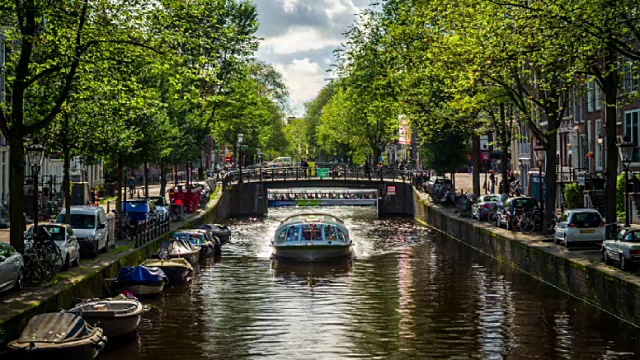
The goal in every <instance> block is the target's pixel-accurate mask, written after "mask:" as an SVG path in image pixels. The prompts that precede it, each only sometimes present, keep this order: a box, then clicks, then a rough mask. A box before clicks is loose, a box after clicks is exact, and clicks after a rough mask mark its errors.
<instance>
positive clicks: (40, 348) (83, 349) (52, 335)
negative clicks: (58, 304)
mask: <svg viewBox="0 0 640 360" xmlns="http://www.w3.org/2000/svg"><path fill="white" fill-rule="evenodd" d="M106 343H107V338H106V337H105V336H104V334H103V331H102V329H101V328H99V327H93V326H91V325H89V324H88V323H87V322H86V321H85V320H84V319H83V318H81V317H80V316H78V315H77V314H70V313H45V314H39V315H36V316H34V317H32V318H31V320H29V323H28V324H27V327H26V328H25V329H24V330H23V331H22V334H21V335H20V337H19V338H18V339H17V340H13V341H11V342H10V343H9V348H10V349H13V350H16V351H17V352H19V353H22V354H21V355H23V356H19V358H25V359H43V360H44V359H74V360H92V359H95V358H96V356H98V353H100V350H102V348H103V347H104V346H105V345H106Z"/></svg>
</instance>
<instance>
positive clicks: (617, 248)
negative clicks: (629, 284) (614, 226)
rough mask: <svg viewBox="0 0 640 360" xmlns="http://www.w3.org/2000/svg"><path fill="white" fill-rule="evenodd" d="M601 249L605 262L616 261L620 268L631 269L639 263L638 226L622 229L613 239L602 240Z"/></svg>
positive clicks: (639, 229) (639, 240) (639, 242)
mask: <svg viewBox="0 0 640 360" xmlns="http://www.w3.org/2000/svg"><path fill="white" fill-rule="evenodd" d="M601 251H602V261H604V262H605V264H608V265H610V264H613V262H615V261H618V262H619V263H620V268H621V269H622V270H624V271H629V270H632V269H633V268H634V267H635V265H637V264H638V263H640V227H638V226H634V227H629V228H626V229H623V230H622V231H621V232H620V233H619V234H618V237H617V238H616V239H615V240H605V241H603V242H602V248H601Z"/></svg>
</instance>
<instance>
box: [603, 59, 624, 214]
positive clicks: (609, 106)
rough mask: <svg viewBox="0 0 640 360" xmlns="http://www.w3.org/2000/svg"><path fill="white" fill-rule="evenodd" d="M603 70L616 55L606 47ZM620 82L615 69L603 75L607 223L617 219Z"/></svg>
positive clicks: (612, 67)
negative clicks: (617, 142)
mask: <svg viewBox="0 0 640 360" xmlns="http://www.w3.org/2000/svg"><path fill="white" fill-rule="evenodd" d="M604 61H605V67H604V69H605V71H607V70H608V69H615V68H616V55H615V52H614V50H612V49H607V51H605V58H604ZM619 82H620V74H619V73H618V72H617V71H615V70H612V71H607V72H606V73H605V76H604V84H603V85H604V88H603V89H602V92H603V93H604V101H605V104H604V106H605V121H604V123H605V138H606V144H605V147H604V149H605V152H606V160H607V164H606V165H607V166H606V171H605V177H606V193H607V196H606V198H607V201H606V204H605V217H606V219H607V223H614V222H616V221H617V218H618V215H617V211H616V186H617V175H618V146H617V144H616V120H617V119H616V118H617V116H618V114H617V109H616V103H617V101H618V99H617V96H618V83H619Z"/></svg>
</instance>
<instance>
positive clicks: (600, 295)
mask: <svg viewBox="0 0 640 360" xmlns="http://www.w3.org/2000/svg"><path fill="white" fill-rule="evenodd" d="M414 206H415V218H416V219H417V220H418V221H420V222H423V223H425V224H426V225H428V226H430V227H433V228H435V229H436V230H438V231H440V232H442V233H444V234H446V235H449V236H451V237H453V238H455V239H456V240H458V241H460V242H463V243H465V244H467V245H469V246H471V247H473V248H475V249H477V250H478V251H481V252H483V253H485V254H487V255H489V256H492V257H494V258H496V259H498V260H500V261H503V262H505V263H507V264H509V265H511V266H513V267H515V268H517V269H520V270H522V271H524V272H526V273H527V274H530V275H531V276H533V277H535V278H537V279H540V280H542V281H544V282H546V283H548V284H550V285H552V286H555V287H557V288H558V289H560V290H562V291H565V292H568V293H569V294H571V295H573V296H575V297H576V298H579V299H582V300H584V301H586V302H588V303H590V304H592V305H594V306H596V307H598V308H600V309H602V310H604V311H606V312H609V313H612V314H614V315H616V316H619V317H620V318H621V319H623V320H626V321H629V322H630V323H633V324H635V325H636V326H640V276H638V274H637V273H626V272H622V271H621V270H619V269H617V268H615V267H613V266H607V265H605V264H604V263H602V261H601V260H600V252H599V250H598V248H597V246H592V247H579V248H578V247H576V248H575V249H574V248H572V249H571V250H568V249H566V248H564V247H562V246H559V245H556V244H554V243H553V241H551V240H550V239H545V238H544V237H543V236H540V235H524V234H522V233H519V232H512V231H508V230H504V229H499V228H497V227H495V226H492V225H490V224H488V223H486V222H479V221H476V220H471V219H469V218H462V217H460V216H458V215H457V214H456V213H455V212H454V211H453V210H452V209H447V208H443V207H442V206H439V205H433V204H432V203H430V202H429V200H428V198H427V197H426V196H425V195H424V194H423V193H420V192H417V191H414Z"/></svg>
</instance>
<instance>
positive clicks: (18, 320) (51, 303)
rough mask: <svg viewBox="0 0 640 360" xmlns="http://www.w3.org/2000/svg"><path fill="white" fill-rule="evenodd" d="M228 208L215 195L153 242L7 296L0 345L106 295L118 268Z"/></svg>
mask: <svg viewBox="0 0 640 360" xmlns="http://www.w3.org/2000/svg"><path fill="white" fill-rule="evenodd" d="M229 209H230V199H229V196H228V192H218V193H217V195H216V196H215V197H214V199H213V200H212V201H210V202H209V204H208V205H207V207H206V209H205V210H204V211H202V212H200V213H199V214H196V215H194V216H191V217H189V218H187V219H185V220H184V221H182V222H178V223H175V224H172V226H171V231H170V232H168V233H167V234H164V235H163V236H161V237H160V238H158V239H156V240H154V241H151V242H149V243H147V244H145V245H143V246H141V247H139V248H133V249H128V250H126V251H124V252H121V253H116V252H114V251H113V249H112V250H110V252H109V253H108V254H106V255H100V256H99V257H98V259H96V260H94V261H83V262H82V266H80V267H78V268H72V269H70V270H69V271H67V272H64V273H60V274H59V275H57V277H56V279H58V282H57V283H55V284H54V285H51V286H49V287H46V288H29V289H25V290H23V291H21V292H19V293H14V294H7V295H8V296H10V298H9V300H8V301H7V303H6V304H4V305H3V306H2V307H1V308H0V346H1V347H4V346H5V345H6V344H7V343H8V342H9V341H11V340H13V339H15V338H17V337H18V336H19V335H20V333H21V332H22V329H24V327H25V326H26V325H27V322H28V321H29V319H31V317H33V316H34V315H36V314H40V313H43V312H57V311H60V309H68V308H70V307H71V306H72V305H73V303H74V302H75V301H76V300H77V299H87V298H94V297H104V296H107V295H108V292H107V287H106V285H105V279H109V278H115V277H116V276H117V275H118V271H119V269H120V268H121V267H124V266H131V265H139V264H140V263H142V262H143V261H144V260H145V259H147V258H149V257H150V256H151V255H153V254H154V253H155V252H156V251H157V250H158V248H159V246H160V243H161V242H162V241H165V240H167V239H169V237H170V236H171V234H172V233H173V232H175V231H176V230H178V229H181V228H193V227H197V226H199V225H201V224H204V223H215V222H220V221H222V220H224V219H226V218H227V217H228V215H229ZM54 281H55V279H54ZM7 305H8V306H7Z"/></svg>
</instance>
